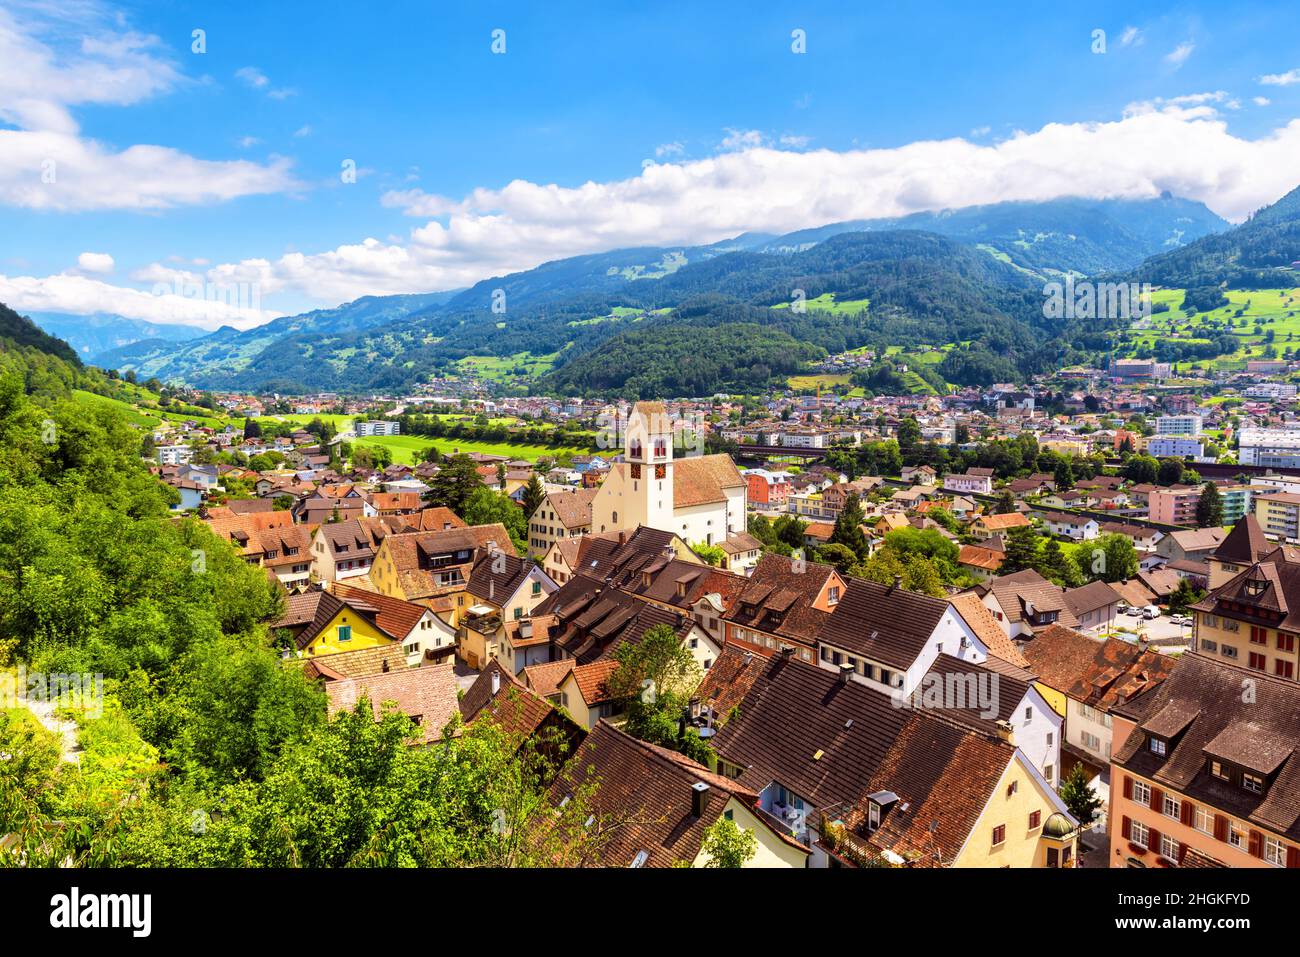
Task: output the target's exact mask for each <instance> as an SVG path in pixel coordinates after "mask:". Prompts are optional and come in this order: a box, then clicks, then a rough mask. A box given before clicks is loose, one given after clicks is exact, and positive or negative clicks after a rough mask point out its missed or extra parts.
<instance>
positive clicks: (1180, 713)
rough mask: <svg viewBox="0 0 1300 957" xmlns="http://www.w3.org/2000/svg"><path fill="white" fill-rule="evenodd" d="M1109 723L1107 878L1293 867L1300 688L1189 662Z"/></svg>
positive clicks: (1220, 665) (1298, 862)
mask: <svg viewBox="0 0 1300 957" xmlns="http://www.w3.org/2000/svg"><path fill="white" fill-rule="evenodd" d="M1243 688H1248V689H1249V691H1250V693H1249V694H1244V693H1243ZM1111 713H1112V716H1113V717H1114V726H1113V735H1114V748H1113V750H1114V754H1113V757H1112V760H1111V781H1112V783H1113V785H1114V786H1113V787H1112V788H1111V792H1110V829H1109V830H1110V865H1111V866H1112V867H1174V866H1177V867H1277V868H1283V867H1286V868H1295V867H1300V794H1297V786H1298V785H1297V781H1298V780H1300V755H1297V754H1296V748H1295V742H1296V740H1297V739H1298V738H1300V685H1297V684H1296V683H1295V682H1294V681H1286V680H1280V679H1277V678H1273V677H1270V676H1267V675H1259V674H1255V673H1252V672H1250V671H1248V670H1244V669H1242V668H1239V667H1237V666H1234V665H1232V664H1230V663H1228V662H1224V661H1222V660H1216V659H1213V658H1210V657H1206V656H1204V655H1202V654H1199V653H1195V654H1187V655H1184V656H1183V657H1182V659H1181V660H1180V661H1179V663H1178V667H1177V668H1175V669H1174V670H1173V673H1172V674H1170V675H1169V676H1168V677H1167V678H1166V679H1165V680H1164V681H1163V682H1162V683H1161V684H1160V686H1159V687H1157V688H1156V689H1155V690H1154V691H1153V692H1152V693H1150V694H1144V695H1141V696H1139V697H1137V698H1134V699H1131V700H1130V701H1129V702H1128V703H1126V704H1122V705H1118V706H1116V707H1115V708H1113V709H1112V711H1111Z"/></svg>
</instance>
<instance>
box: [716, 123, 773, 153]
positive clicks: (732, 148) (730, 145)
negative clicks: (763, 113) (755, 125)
mask: <svg viewBox="0 0 1300 957" xmlns="http://www.w3.org/2000/svg"><path fill="white" fill-rule="evenodd" d="M726 134H727V135H726V136H724V137H723V138H722V142H721V143H719V144H718V149H719V150H721V151H722V152H727V153H730V152H736V151H738V150H752V149H757V148H758V147H760V146H763V145H764V144H766V142H767V137H765V136H764V135H763V134H762V132H761V131H759V130H733V129H732V128H731V127H727V129H726Z"/></svg>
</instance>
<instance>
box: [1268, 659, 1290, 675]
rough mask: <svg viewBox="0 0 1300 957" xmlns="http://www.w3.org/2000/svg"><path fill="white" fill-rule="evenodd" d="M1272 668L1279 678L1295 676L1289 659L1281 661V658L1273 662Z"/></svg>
mask: <svg viewBox="0 0 1300 957" xmlns="http://www.w3.org/2000/svg"><path fill="white" fill-rule="evenodd" d="M1273 670H1274V671H1275V673H1276V674H1277V676H1278V677H1279V678H1294V677H1295V665H1294V664H1293V663H1292V662H1290V661H1283V660H1282V659H1281V658H1279V659H1278V660H1277V661H1275V662H1274V663H1273Z"/></svg>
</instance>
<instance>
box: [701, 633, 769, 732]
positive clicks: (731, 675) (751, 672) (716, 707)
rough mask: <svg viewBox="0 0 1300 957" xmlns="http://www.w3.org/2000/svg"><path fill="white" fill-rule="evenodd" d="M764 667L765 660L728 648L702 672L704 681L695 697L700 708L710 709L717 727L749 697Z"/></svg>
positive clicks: (741, 649)
mask: <svg viewBox="0 0 1300 957" xmlns="http://www.w3.org/2000/svg"><path fill="white" fill-rule="evenodd" d="M766 667H767V660H766V659H765V658H763V657H761V656H759V655H756V654H754V653H753V652H752V651H746V650H744V649H743V648H741V647H739V646H738V645H727V646H725V647H724V648H723V649H722V654H720V655H718V660H717V661H715V662H713V665H712V666H711V667H710V668H709V670H708V671H706V672H704V680H703V681H701V682H700V686H699V688H698V689H696V692H695V695H694V697H696V698H698V699H699V700H700V705H701V706H702V707H706V708H712V709H713V711H714V714H715V715H716V716H717V719H718V723H722V722H723V721H725V720H726V718H727V716H728V715H729V714H730V713H731V711H732V709H733V708H735V707H737V706H738V705H739V704H740V702H741V699H743V698H744V697H745V695H747V694H748V693H749V689H750V688H751V687H752V686H753V684H754V681H755V680H756V679H757V678H758V676H759V675H761V674H762V673H763V671H764V669H765V668H766Z"/></svg>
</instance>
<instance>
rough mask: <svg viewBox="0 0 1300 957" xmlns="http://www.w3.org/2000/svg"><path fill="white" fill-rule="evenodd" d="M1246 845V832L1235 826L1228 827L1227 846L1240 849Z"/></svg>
mask: <svg viewBox="0 0 1300 957" xmlns="http://www.w3.org/2000/svg"><path fill="white" fill-rule="evenodd" d="M1245 843H1246V832H1245V831H1243V830H1241V828H1239V827H1237V825H1235V824H1229V825H1228V844H1229V845H1231V846H1232V847H1235V848H1238V849H1240V848H1241V847H1242V845H1244V844H1245Z"/></svg>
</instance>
